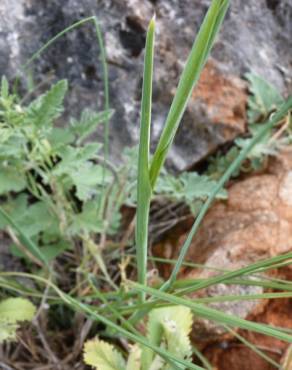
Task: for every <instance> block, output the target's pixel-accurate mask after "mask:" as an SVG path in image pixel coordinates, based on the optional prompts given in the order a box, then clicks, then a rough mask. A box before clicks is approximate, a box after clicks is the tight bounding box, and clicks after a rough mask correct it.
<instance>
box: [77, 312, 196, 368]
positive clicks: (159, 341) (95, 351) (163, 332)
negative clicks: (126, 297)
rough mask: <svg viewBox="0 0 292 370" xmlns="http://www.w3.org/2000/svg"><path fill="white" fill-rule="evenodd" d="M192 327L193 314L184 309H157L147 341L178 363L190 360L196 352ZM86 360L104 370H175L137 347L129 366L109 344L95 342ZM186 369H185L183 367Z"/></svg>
mask: <svg viewBox="0 0 292 370" xmlns="http://www.w3.org/2000/svg"><path fill="white" fill-rule="evenodd" d="M191 327H192V313H191V310H190V309H188V308H186V307H183V306H173V307H166V308H157V309H155V310H152V311H151V312H150V314H149V320H148V324H147V338H148V340H149V343H151V344H153V345H155V346H159V347H162V348H165V349H166V350H167V351H169V352H170V353H172V354H174V355H175V356H176V357H177V358H178V359H182V360H188V361H189V360H190V359H191V355H192V348H191V343H190V338H189V334H190V331H191ZM84 360H85V362H86V363H87V364H88V365H91V366H94V367H96V369H103V370H154V369H157V370H172V369H176V367H173V366H172V365H168V364H167V363H166V362H165V360H163V358H161V357H160V356H157V355H155V354H154V352H153V351H152V350H150V349H149V348H146V347H143V346H138V345H133V346H132V347H131V350H130V354H129V357H128V361H127V364H126V363H125V361H124V359H123V357H122V355H121V354H120V353H119V352H117V350H116V349H114V347H113V346H111V345H109V344H108V343H106V342H104V341H102V340H99V339H93V340H89V341H87V342H86V343H85V346H84ZM180 369H185V367H180Z"/></svg>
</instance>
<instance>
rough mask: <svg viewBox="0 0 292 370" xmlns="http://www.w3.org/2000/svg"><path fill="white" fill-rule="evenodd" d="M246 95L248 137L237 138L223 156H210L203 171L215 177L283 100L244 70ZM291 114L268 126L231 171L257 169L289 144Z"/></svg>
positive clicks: (261, 81) (250, 139)
mask: <svg viewBox="0 0 292 370" xmlns="http://www.w3.org/2000/svg"><path fill="white" fill-rule="evenodd" d="M246 79H247V80H248V82H249V91H250V95H249V98H248V111H247V113H248V137H244V138H237V139H235V141H234V145H233V146H232V147H231V148H230V149H229V150H228V152H227V153H225V154H224V155H222V154H220V153H218V154H217V155H216V156H215V157H213V158H211V159H210V164H209V167H208V171H207V174H209V176H210V177H211V178H213V179H218V178H220V177H221V176H222V174H223V173H224V172H225V171H226V169H227V168H228V166H229V165H230V164H231V163H232V161H233V160H234V159H235V158H236V157H237V156H238V154H239V152H240V150H241V149H243V148H245V147H247V146H248V145H249V143H250V142H251V141H252V140H253V138H254V137H255V136H256V135H257V134H258V132H259V131H260V130H261V128H262V126H263V124H264V123H265V122H266V120H267V119H268V118H269V116H270V115H272V114H273V113H274V112H275V111H277V110H278V109H279V108H280V106H281V105H282V104H283V103H284V98H283V97H282V96H281V94H280V93H279V92H278V91H277V89H276V88H275V87H273V86H272V85H271V84H269V83H268V82H267V81H265V80H264V79H263V78H261V77H260V76H258V75H256V74H253V73H247V74H246ZM291 142H292V136H291V116H290V113H289V112H288V114H287V116H286V117H284V119H283V120H280V121H279V122H277V125H275V126H274V127H270V129H269V130H267V132H266V133H265V135H264V136H262V137H261V139H260V140H259V141H258V142H257V143H256V144H255V145H254V147H253V148H252V150H251V151H250V152H249V153H248V155H247V156H246V159H245V161H244V163H243V164H242V165H241V166H240V168H238V169H237V170H236V171H235V172H234V173H233V177H236V176H238V175H239V173H240V172H251V171H256V170H259V169H261V168H262V167H263V166H264V164H265V162H266V159H267V158H268V156H273V155H276V154H277V153H278V152H279V151H280V150H281V149H283V148H284V147H286V146H287V145H289V144H291Z"/></svg>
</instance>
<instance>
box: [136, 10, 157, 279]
mask: <svg viewBox="0 0 292 370" xmlns="http://www.w3.org/2000/svg"><path fill="white" fill-rule="evenodd" d="M154 36H155V19H154V17H153V18H152V20H151V21H150V24H149V27H148V32H147V38H146V49H145V61H144V76H143V92H142V105H141V129H140V143H139V158H138V184H137V219H136V253H137V269H138V281H139V282H140V283H141V284H146V270H147V249H148V220H149V209H150V200H151V187H150V181H149V149H150V125H151V102H152V79H153V60H154Z"/></svg>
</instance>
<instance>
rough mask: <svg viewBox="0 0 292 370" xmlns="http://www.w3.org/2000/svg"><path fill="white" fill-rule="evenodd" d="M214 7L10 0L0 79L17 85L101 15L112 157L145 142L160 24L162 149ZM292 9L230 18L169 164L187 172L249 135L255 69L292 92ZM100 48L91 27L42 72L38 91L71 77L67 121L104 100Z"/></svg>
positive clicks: (5, 5)
mask: <svg viewBox="0 0 292 370" xmlns="http://www.w3.org/2000/svg"><path fill="white" fill-rule="evenodd" d="M209 4H210V1H207V0H200V1H197V2H196V4H195V5H194V2H193V0H183V1H178V0H155V1H154V0H144V1H139V0H99V1H96V0H64V1H61V2H60V1H58V0H43V1H38V0H9V1H8V0H2V1H1V3H0V15H1V20H2V21H1V25H0V46H1V48H0V71H1V74H6V75H8V76H9V77H10V78H12V77H13V75H15V74H16V73H17V71H19V67H20V65H21V64H22V63H24V62H25V61H26V60H27V59H28V57H29V56H31V54H32V53H33V52H35V51H36V50H37V49H38V48H39V47H40V46H42V45H43V44H44V43H45V42H46V41H47V40H48V39H50V38H51V37H52V36H54V35H55V34H56V33H57V32H59V31H61V30H63V29H64V28H65V27H67V26H68V25H70V24H72V23H73V22H76V21H78V20H80V19H82V18H84V17H86V16H89V15H92V14H93V15H96V16H97V17H98V20H99V23H100V26H101V28H102V31H103V34H104V37H105V41H106V47H107V60H108V64H109V81H110V95H111V106H112V107H113V108H114V109H115V110H116V114H115V116H114V118H113V119H112V121H111V143H112V145H111V151H112V154H113V156H114V158H116V159H117V160H118V159H119V158H120V152H121V149H122V148H123V147H124V146H125V145H130V144H134V143H137V139H138V132H139V107H140V95H141V81H142V64H143V49H144V43H145V30H146V28H147V23H148V21H149V19H150V18H151V16H152V14H153V13H154V12H156V15H157V37H156V39H157V42H156V49H155V53H156V60H155V79H154V105H153V114H154V115H153V130H152V138H153V140H154V141H153V142H154V144H153V145H155V142H157V139H158V137H159V134H160V132H161V129H162V127H163V123H164V120H165V117H166V114H167V111H168V108H169V105H170V102H171V100H172V97H173V94H174V91H175V87H176V84H177V81H178V78H179V75H180V72H181V70H182V67H183V64H184V61H185V60H186V57H187V55H188V53H189V50H190V48H191V45H192V42H193V39H194V36H195V34H196V32H197V30H198V27H199V25H200V23H201V21H202V17H203V14H204V13H205V12H206V9H207V7H208V5H209ZM291 12H292V3H291V1H290V0H258V1H254V0H246V1H245V2H244V3H242V1H240V0H233V1H232V2H231V9H230V11H229V13H228V16H227V18H226V21H225V24H224V27H223V30H222V32H221V34H220V36H219V38H218V40H217V43H216V45H215V48H214V50H213V53H212V58H211V60H210V63H209V64H208V65H207V67H206V69H205V71H204V73H203V76H202V79H201V82H200V83H199V85H198V87H197V90H195V91H194V94H193V97H192V99H191V102H190V104H189V106H188V109H187V112H186V114H185V117H184V119H183V123H182V126H181V128H180V129H179V133H178V136H177V138H176V140H175V143H174V146H173V148H172V150H171V153H170V155H169V161H168V163H169V164H170V165H171V166H173V167H175V168H177V169H183V168H186V167H189V166H191V165H192V164H194V163H195V162H197V161H199V160H200V159H201V158H203V157H205V156H206V155H207V154H209V153H210V152H212V151H214V150H215V149H216V148H217V147H218V145H220V144H223V143H225V142H227V141H230V140H232V139H233V138H234V137H235V136H236V135H238V134H240V133H242V132H243V131H244V122H245V109H244V107H245V104H246V90H245V85H244V83H243V82H242V81H241V78H242V76H243V74H244V73H245V72H247V71H249V70H252V71H254V72H257V73H259V74H261V75H262V76H263V77H264V78H266V79H268V80H269V81H270V82H271V83H273V84H275V85H276V86H277V87H278V88H279V89H280V90H281V91H282V92H284V93H285V92H287V91H289V89H291V86H292V84H291V68H290V67H291V52H290V51H291V39H290V38H289V36H290V35H291V22H290V20H291ZM98 55H99V47H98V45H97V43H96V38H95V33H94V29H93V27H92V25H89V24H88V25H86V26H82V27H81V28H79V29H78V30H76V31H73V32H72V33H70V34H67V35H66V36H65V37H64V38H62V39H61V40H59V41H58V42H57V43H56V44H55V45H53V46H52V47H51V48H50V49H49V50H47V51H46V52H45V54H43V55H42V56H41V58H40V59H39V60H38V61H37V62H36V63H35V64H34V73H33V76H34V78H35V81H36V82H40V81H46V80H47V79H48V76H49V75H50V74H53V75H54V76H55V77H56V78H68V79H69V81H70V86H71V91H70V94H69V97H68V99H67V108H68V109H67V112H68V113H69V114H73V115H77V114H78V113H79V112H80V110H82V109H83V108H84V107H85V106H87V107H94V106H96V101H98V107H99V109H101V107H102V101H103V85H102V68H101V64H100V62H99V58H98Z"/></svg>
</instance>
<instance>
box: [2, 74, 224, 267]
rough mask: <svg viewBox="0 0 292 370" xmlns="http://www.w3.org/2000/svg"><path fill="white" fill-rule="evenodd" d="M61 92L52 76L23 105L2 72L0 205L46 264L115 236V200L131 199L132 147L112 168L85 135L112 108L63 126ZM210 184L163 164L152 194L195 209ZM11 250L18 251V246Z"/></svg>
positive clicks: (134, 175)
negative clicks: (50, 82) (100, 238)
mask: <svg viewBox="0 0 292 370" xmlns="http://www.w3.org/2000/svg"><path fill="white" fill-rule="evenodd" d="M66 91H67V82H66V81H64V80H63V81H59V82H58V83H56V84H55V85H53V86H52V87H51V88H50V89H49V90H48V91H47V92H46V93H44V94H42V95H41V96H39V97H37V98H36V99H35V100H33V101H32V102H30V103H29V104H28V106H23V105H21V104H20V99H19V97H17V96H16V95H14V94H11V93H9V86H8V82H7V80H6V79H5V78H3V79H2V87H1V95H0V132H1V133H2V135H1V136H0V159H1V164H0V195H2V199H1V207H2V210H3V211H4V212H6V214H7V215H8V216H9V217H11V219H12V220H14V222H16V223H17V225H18V227H19V228H20V230H21V232H22V233H23V234H24V235H25V236H26V237H28V238H30V239H31V240H32V242H33V243H34V248H32V250H34V249H35V248H39V251H40V252H41V253H42V255H43V256H44V258H45V260H46V261H47V262H48V261H50V260H51V259H53V258H55V257H56V256H58V255H59V254H61V253H63V252H64V250H66V249H68V248H74V245H76V243H85V241H86V243H85V244H84V246H85V247H86V246H88V245H93V244H95V239H96V237H97V236H99V235H101V234H106V235H113V234H116V232H117V230H118V229H119V227H120V220H121V215H120V208H121V206H122V204H130V205H132V206H133V205H134V206H136V205H137V195H136V192H135V191H133V189H134V188H135V184H136V179H137V148H133V149H129V148H126V149H125V152H124V153H123V163H122V164H121V165H120V166H119V167H118V168H115V167H114V166H113V165H111V164H107V163H106V162H105V163H104V160H103V158H102V156H101V155H100V153H101V150H102V144H101V143H90V142H86V141H85V139H87V138H88V137H89V136H90V134H91V133H92V132H93V130H94V129H95V128H96V127H97V126H98V125H101V124H102V122H104V121H105V120H107V119H109V118H110V116H111V115H112V114H113V112H112V111H111V110H109V111H105V112H99V113H96V112H93V111H90V110H85V111H83V112H82V113H81V116H80V118H79V119H73V118H72V119H71V120H70V124H69V125H68V126H67V127H66V128H62V127H56V124H55V120H56V119H58V118H59V117H60V114H61V113H62V111H63V101H64V96H65V93H66ZM215 185H216V182H214V181H211V180H209V179H208V178H207V177H206V176H198V175H196V174H188V173H183V174H182V175H181V176H179V177H177V178H175V177H174V176H172V175H170V174H169V173H168V172H167V171H166V170H165V169H164V170H163V175H162V177H161V179H159V184H158V187H157V189H155V193H154V197H167V198H168V199H169V200H170V201H173V202H185V203H186V204H188V205H189V206H190V209H191V210H192V211H193V213H194V214H196V212H197V210H198V209H199V208H200V206H201V204H202V201H203V200H204V199H205V197H207V196H208V195H209V192H210V191H211V190H212V188H213V187H214V186H215ZM224 196H225V193H224V192H221V193H220V194H219V197H224ZM10 226H11V225H10V221H9V218H7V217H6V216H5V215H4V214H3V215H2V216H1V215H0V229H1V230H9V232H10V233H11V234H13V233H14V230H13V228H11V227H10ZM12 236H14V237H15V236H16V237H17V235H12ZM13 239H14V238H13ZM88 239H92V242H91V243H90V242H89V241H88ZM32 250H31V252H32ZM11 251H12V252H13V253H14V254H16V255H18V256H22V257H25V254H24V253H23V251H22V250H20V249H19V245H17V244H14V243H12V244H11ZM90 253H91V254H92V253H94V252H93V250H92V251H91V252H90ZM33 254H34V255H35V256H36V257H37V258H38V259H39V254H38V253H37V254H35V251H33ZM42 260H43V258H42Z"/></svg>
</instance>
